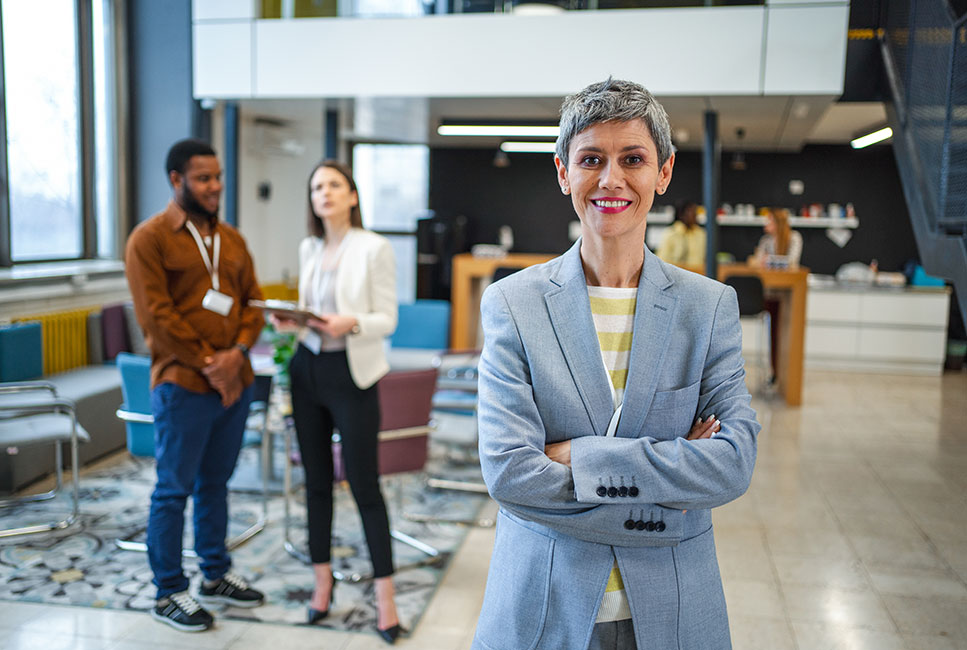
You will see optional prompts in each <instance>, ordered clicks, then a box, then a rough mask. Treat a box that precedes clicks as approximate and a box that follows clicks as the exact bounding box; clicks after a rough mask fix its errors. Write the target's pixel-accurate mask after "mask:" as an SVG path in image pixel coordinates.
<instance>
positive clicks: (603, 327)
mask: <svg viewBox="0 0 967 650" xmlns="http://www.w3.org/2000/svg"><path fill="white" fill-rule="evenodd" d="M637 294H638V290H637V289H636V288H629V289H618V288H613V287H588V296H589V297H590V298H591V316H592V318H593V319H594V329H595V330H596V331H597V334H598V345H599V346H600V348H601V360H602V361H603V362H604V368H605V370H607V374H608V377H609V379H610V380H611V382H610V383H611V387H612V388H613V389H614V408H615V409H617V408H618V406H620V405H621V402H622V400H623V399H624V394H625V384H626V383H627V380H628V357H629V355H630V354H631V337H632V334H633V330H634V324H635V304H636V302H637ZM628 618H631V609H630V608H629V607H628V598H627V596H626V595H625V587H624V583H623V582H622V580H621V572H620V571H618V563H617V561H615V564H614V566H613V567H612V569H611V575H610V576H609V577H608V585H607V587H605V591H604V598H602V599H601V607H600V608H599V609H598V618H597V621H596V622H598V623H603V622H608V621H621V620H624V619H628Z"/></svg>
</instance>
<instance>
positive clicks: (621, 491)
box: [618, 485, 628, 497]
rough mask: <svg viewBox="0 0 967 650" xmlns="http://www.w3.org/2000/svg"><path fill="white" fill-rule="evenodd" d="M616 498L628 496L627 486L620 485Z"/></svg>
mask: <svg viewBox="0 0 967 650" xmlns="http://www.w3.org/2000/svg"><path fill="white" fill-rule="evenodd" d="M618 496H619V497H626V496H628V486H627V485H622V486H621V487H619V488H618Z"/></svg>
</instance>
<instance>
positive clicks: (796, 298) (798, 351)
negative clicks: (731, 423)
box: [450, 253, 809, 406]
mask: <svg viewBox="0 0 967 650" xmlns="http://www.w3.org/2000/svg"><path fill="white" fill-rule="evenodd" d="M554 257H556V256H555V255H550V254H541V253H535V254H510V255H506V256H504V257H499V258H493V257H474V256H473V255H471V254H470V253H461V254H459V255H454V256H453V277H452V294H451V301H452V304H451V318H450V346H451V347H453V348H455V349H466V348H475V347H478V346H479V345H480V344H481V343H482V341H478V340H477V330H478V329H479V327H480V295H481V292H482V289H483V286H484V283H485V282H486V281H488V280H489V279H490V278H491V277H492V276H493V274H494V271H495V270H496V269H498V268H501V267H509V268H524V267H526V266H531V265H532V264H540V263H542V262H546V261H548V260H550V259H552V258H554ZM695 270H699V269H695ZM730 275H757V276H759V278H761V279H762V284H763V286H764V287H765V289H766V291H767V292H768V293H769V294H770V296H773V297H775V298H777V299H778V300H779V304H780V307H779V351H780V356H779V358H778V360H777V365H778V367H777V368H776V369H775V371H776V379H777V381H778V385H779V391H780V393H781V394H782V396H783V397H784V398H785V401H786V403H787V404H789V405H791V406H797V405H799V404H801V403H802V373H803V341H804V340H805V326H806V293H807V291H808V283H807V278H808V276H809V269H806V268H799V269H795V270H775V269H759V268H754V267H750V266H748V265H746V264H725V265H721V266H719V273H718V276H719V280H725V278H727V277H729V276H730Z"/></svg>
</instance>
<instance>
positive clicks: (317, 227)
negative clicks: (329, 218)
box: [307, 160, 363, 239]
mask: <svg viewBox="0 0 967 650" xmlns="http://www.w3.org/2000/svg"><path fill="white" fill-rule="evenodd" d="M323 167H328V168H329V169H335V170H336V171H337V172H339V173H340V174H342V176H343V178H345V179H346V182H347V183H349V189H350V190H352V191H353V192H355V193H356V205H354V206H353V207H352V208H351V209H350V210H349V225H350V226H351V227H353V228H362V227H363V213H362V212H360V211H359V191H358V190H357V189H356V181H354V180H353V172H352V170H351V169H349V166H348V165H344V164H343V163H341V162H339V161H338V160H323V161H322V162H320V163H319V164H318V165H316V166H315V167H313V168H312V171H311V172H309V182H308V183H307V185H308V186H309V234H310V235H314V236H315V237H320V238H322V239H325V238H326V224H325V222H323V220H322V217H320V216H319V215H318V214H316V211H315V210H313V208H312V177H313V176H315V174H316V172H317V171H319V170H320V169H322V168H323Z"/></svg>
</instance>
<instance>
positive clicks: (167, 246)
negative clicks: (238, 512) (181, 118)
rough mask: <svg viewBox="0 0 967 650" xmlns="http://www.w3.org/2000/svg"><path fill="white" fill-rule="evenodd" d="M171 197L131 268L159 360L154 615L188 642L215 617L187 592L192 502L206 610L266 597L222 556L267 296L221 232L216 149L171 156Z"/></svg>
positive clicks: (155, 379) (145, 232) (197, 146)
mask: <svg viewBox="0 0 967 650" xmlns="http://www.w3.org/2000/svg"><path fill="white" fill-rule="evenodd" d="M166 169H167V171H168V180H169V182H170V183H171V186H172V189H173V191H174V197H173V199H172V200H171V202H170V203H169V204H168V207H167V208H165V210H164V211H163V212H160V213H158V214H156V215H154V216H153V217H151V218H150V219H148V220H147V221H145V222H143V223H141V224H140V225H138V227H137V228H135V229H134V231H133V232H132V233H131V236H130V238H129V239H128V244H127V251H126V254H125V264H126V270H127V277H128V285H129V286H130V288H131V295H132V297H133V299H134V309H135V312H136V313H137V316H138V322H139V323H140V324H141V327H142V329H143V330H144V333H145V341H146V342H147V344H148V347H149V348H150V350H151V410H152V413H153V415H154V424H155V460H156V461H157V475H158V478H157V483H156V484H155V489H154V492H153V493H152V495H151V511H150V515H149V517H148V561H149V563H150V565H151V570H152V572H153V573H154V584H155V586H156V587H157V588H158V591H157V603H156V605H155V607H154V609H153V610H152V611H151V615H152V616H153V617H154V618H156V619H158V620H160V621H162V622H165V623H168V624H169V625H171V626H173V627H175V628H177V629H180V630H184V631H192V632H194V631H201V630H206V629H208V628H209V627H211V625H212V616H211V614H209V613H208V612H207V611H206V610H205V609H204V608H202V607H201V606H200V605H199V604H198V603H197V602H196V601H195V599H194V598H193V597H192V596H191V595H190V594H189V593H188V578H187V577H186V576H185V573H184V571H183V569H182V565H181V556H182V554H181V551H182V548H181V547H182V537H183V534H184V525H185V521H184V511H185V501H186V500H187V498H188V496H193V497H194V503H195V508H194V532H195V551H196V553H197V554H198V557H199V558H201V570H202V573H203V574H204V580H203V581H202V584H201V585H200V587H199V589H198V599H199V600H203V601H205V602H208V601H215V602H224V603H228V604H230V605H234V606H236V607H255V606H257V605H261V604H262V601H263V595H262V593H261V592H259V591H256V590H255V589H252V588H251V587H250V586H249V585H248V583H247V582H246V581H245V580H244V579H243V578H242V577H241V576H239V575H237V574H236V573H235V572H233V571H232V570H231V558H230V557H229V555H228V550H227V549H226V548H225V535H226V531H227V527H228V500H227V496H228V489H227V486H226V484H227V483H228V479H229V478H230V477H231V475H232V472H233V471H234V469H235V462H236V460H237V459H238V452H239V449H240V448H241V444H242V434H243V432H244V429H245V420H246V417H247V415H248V408H249V403H250V402H251V400H252V383H253V380H254V375H253V373H252V367H251V365H250V364H249V361H248V349H249V347H250V346H251V345H252V344H254V343H255V341H256V339H257V338H258V336H259V332H260V331H261V329H262V325H263V318H262V313H261V310H259V309H257V308H253V307H249V306H248V302H249V300H251V299H260V298H261V297H262V294H261V291H260V290H259V287H258V283H257V281H256V278H255V268H254V266H253V264H252V258H251V256H250V255H249V252H248V249H247V248H246V246H245V241H244V240H243V239H242V236H241V235H240V234H239V233H238V231H237V230H235V229H234V228H232V227H231V226H229V225H228V224H226V223H223V222H220V221H218V204H219V199H220V197H221V193H222V182H221V168H220V167H219V164H218V159H217V158H216V157H215V152H214V150H212V148H211V147H210V146H209V145H208V144H206V143H204V142H201V141H199V140H182V141H180V142H177V143H175V144H174V146H172V147H171V150H170V151H169V152H168V160H167V167H166Z"/></svg>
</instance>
